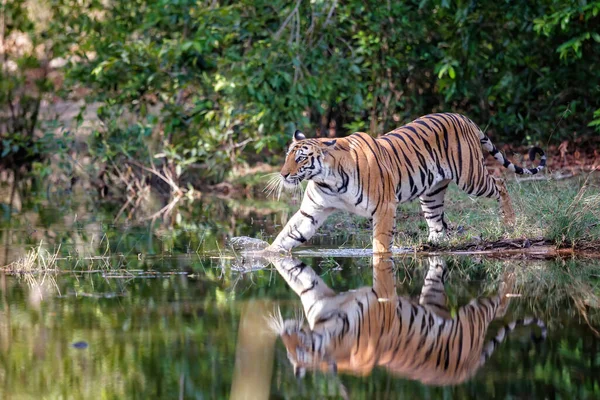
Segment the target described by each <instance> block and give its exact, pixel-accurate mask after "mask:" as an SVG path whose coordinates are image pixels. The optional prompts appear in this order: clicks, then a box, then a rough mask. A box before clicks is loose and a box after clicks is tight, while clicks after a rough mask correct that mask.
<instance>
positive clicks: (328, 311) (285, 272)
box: [270, 256, 546, 385]
mask: <svg viewBox="0 0 600 400" xmlns="http://www.w3.org/2000/svg"><path fill="white" fill-rule="evenodd" d="M270 261H271V262H273V264H274V265H275V267H276V268H277V270H278V271H279V273H280V274H281V275H282V276H283V277H284V279H285V280H286V281H287V283H288V284H289V285H290V286H291V288H292V289H293V290H294V291H295V292H296V293H297V294H298V295H299V296H300V298H301V301H302V305H303V308H304V314H305V315H306V319H307V321H308V326H305V324H304V321H303V319H296V320H294V319H287V320H283V318H282V317H281V314H280V313H278V315H275V316H273V318H272V319H271V320H270V322H271V324H270V325H271V327H272V329H274V330H275V331H276V332H277V334H278V335H279V336H280V337H281V339H282V341H283V343H284V345H285V347H286V349H287V353H288V358H289V360H290V362H291V363H292V365H293V367H294V373H295V374H296V376H298V377H303V376H304V374H305V373H306V370H307V369H321V370H327V369H329V370H330V371H333V372H335V371H338V370H339V371H345V372H350V373H353V374H358V375H367V374H369V373H370V372H371V370H372V369H373V368H374V367H375V366H382V367H385V368H386V369H388V370H389V371H391V372H392V373H394V374H397V375H401V376H404V377H406V378H409V379H413V380H418V381H421V382H423V383H425V384H430V385H452V384H458V383H461V382H463V381H465V380H467V379H469V378H470V377H472V376H473V375H474V374H475V373H476V371H477V370H478V369H479V368H480V367H481V366H482V365H483V364H484V363H485V361H486V360H487V359H488V358H489V357H490V355H491V354H492V353H493V351H494V349H495V348H496V346H497V345H498V344H499V343H500V342H502V341H503V339H504V337H505V335H506V333H507V332H509V331H512V330H513V329H515V327H516V326H518V325H529V324H536V325H538V326H539V328H540V329H541V336H540V337H538V338H537V339H542V338H545V336H546V327H545V325H544V323H543V321H541V320H539V319H537V318H528V319H521V320H517V321H514V322H511V323H509V324H508V325H506V326H504V327H503V328H502V329H500V331H499V332H498V334H497V335H496V336H495V337H494V338H493V339H491V341H489V342H488V343H487V344H485V343H484V341H485V335H486V332H487V329H488V326H489V324H490V323H491V321H493V320H494V319H496V318H500V317H502V316H504V314H505V312H506V309H507V306H508V303H509V297H507V296H506V294H508V293H510V291H511V290H512V289H513V286H514V282H515V279H514V275H513V274H507V275H505V277H504V281H503V282H502V283H501V285H500V289H499V293H498V294H497V295H495V296H493V297H489V298H479V299H474V300H472V301H471V302H470V303H469V304H467V305H465V306H463V307H461V308H460V309H458V311H457V312H456V315H455V316H454V317H452V316H451V314H450V312H449V310H448V308H447V298H446V293H445V289H444V282H445V280H446V276H447V268H446V264H445V262H444V261H443V260H442V259H441V258H439V257H431V258H429V259H428V262H429V270H428V272H427V274H426V276H425V281H424V284H423V287H422V290H421V294H420V297H419V301H418V304H417V303H416V302H415V301H413V300H411V299H409V298H406V297H400V296H397V294H396V288H395V279H394V272H393V262H392V260H391V258H389V257H386V256H379V257H378V256H375V258H374V259H373V286H372V287H362V288H360V289H358V290H351V291H348V292H345V293H339V294H336V293H335V292H334V291H333V290H332V289H331V288H329V287H328V286H327V285H326V284H325V283H324V281H323V280H322V279H321V278H320V277H319V275H317V274H316V273H315V272H314V271H313V269H312V268H310V267H309V266H307V265H306V264H304V263H303V262H302V261H300V260H298V259H295V258H292V257H285V258H273V259H271V260H270ZM532 337H534V336H533V335H532ZM534 338H535V337H534Z"/></svg>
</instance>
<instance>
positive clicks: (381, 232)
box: [267, 113, 546, 253]
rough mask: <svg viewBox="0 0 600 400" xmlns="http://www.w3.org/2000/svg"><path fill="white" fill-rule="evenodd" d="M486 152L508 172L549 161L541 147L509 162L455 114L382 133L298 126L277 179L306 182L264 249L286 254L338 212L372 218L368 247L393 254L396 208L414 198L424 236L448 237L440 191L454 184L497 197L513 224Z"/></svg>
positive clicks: (280, 182)
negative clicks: (524, 159) (522, 161)
mask: <svg viewBox="0 0 600 400" xmlns="http://www.w3.org/2000/svg"><path fill="white" fill-rule="evenodd" d="M483 150H485V151H487V152H489V153H490V154H491V155H492V156H493V157H494V158H495V159H496V160H497V161H498V162H500V163H501V164H502V165H503V166H504V167H505V168H507V169H508V170H509V171H512V172H514V173H516V174H530V175H534V174H537V173H538V172H540V171H541V170H542V169H543V168H544V167H545V165H546V155H545V153H544V151H543V150H542V149H541V148H539V147H532V148H531V149H530V151H529V158H530V160H531V161H534V160H535V157H536V155H537V154H539V155H540V163H539V165H538V166H537V167H535V168H522V167H520V166H518V165H516V164H513V163H512V162H510V161H509V160H508V159H507V158H506V157H505V156H504V155H503V154H502V153H501V152H500V151H499V150H498V149H497V148H496V146H494V144H493V143H492V142H491V140H490V139H489V138H488V137H487V136H486V135H485V134H484V133H483V132H482V131H481V129H479V127H478V126H477V125H476V124H475V123H474V122H473V121H471V120H470V119H469V118H467V117H465V116H464V115H460V114H451V113H443V114H429V115H425V116H423V117H420V118H418V119H416V120H414V121H412V122H410V123H409V124H406V125H404V126H401V127H399V128H397V129H394V130H393V131H391V132H389V133H387V134H385V135H383V136H381V137H379V138H373V137H371V136H369V135H368V134H366V133H362V132H357V133H354V134H352V135H350V136H347V137H344V138H337V139H329V138H311V139H307V138H306V136H305V135H304V134H303V133H302V132H301V131H299V130H297V131H295V133H294V135H293V140H292V143H291V145H290V146H289V148H288V151H287V153H286V158H285V162H284V164H283V167H282V168H281V171H280V174H279V175H277V176H276V178H275V179H276V182H277V183H276V184H277V185H282V186H283V187H284V188H287V189H295V188H297V187H298V186H299V185H300V183H301V182H302V181H308V185H307V187H306V190H305V192H304V197H303V199H302V202H301V205H300V209H299V210H298V212H296V213H295V214H294V215H293V216H292V218H291V219H290V220H289V221H288V222H287V224H286V225H285V227H284V228H283V229H282V230H281V232H280V233H279V234H278V235H277V237H276V238H275V240H274V241H273V243H272V244H271V245H270V246H269V248H268V249H267V250H268V251H272V252H287V251H290V250H291V249H292V248H294V247H296V246H298V245H300V244H302V243H305V242H307V241H308V240H309V239H310V238H311V237H312V236H313V235H314V234H315V233H316V231H317V229H318V228H319V227H320V226H321V225H322V224H323V222H325V220H326V219H327V217H328V216H329V215H330V214H331V213H333V212H334V211H336V210H342V211H348V212H350V213H354V214H357V215H360V216H363V217H367V218H370V219H372V222H373V252H374V253H385V252H388V251H390V249H391V245H392V240H393V237H394V233H395V227H396V223H395V218H396V208H397V205H398V204H399V203H405V202H409V201H412V200H414V199H416V198H417V197H418V198H419V201H420V203H421V208H422V211H423V214H424V217H425V220H426V222H427V226H428V231H429V235H428V241H429V242H433V243H436V242H439V241H440V240H441V239H443V238H444V237H445V235H446V230H447V229H448V223H447V221H446V217H445V215H444V196H445V194H446V189H447V188H448V185H449V184H450V183H451V182H454V183H456V184H457V185H458V187H459V188H460V189H462V190H463V191H465V192H467V193H468V194H470V195H474V196H483V197H488V198H493V199H496V200H498V201H499V203H500V208H501V211H502V214H503V218H504V222H505V223H506V224H508V225H511V224H512V223H514V220H515V213H514V210H513V208H512V205H511V202H510V198H509V195H508V191H507V189H506V185H505V184H504V181H503V180H501V179H499V178H495V177H493V176H492V175H490V173H489V172H488V171H487V169H486V168H485V165H484V156H483Z"/></svg>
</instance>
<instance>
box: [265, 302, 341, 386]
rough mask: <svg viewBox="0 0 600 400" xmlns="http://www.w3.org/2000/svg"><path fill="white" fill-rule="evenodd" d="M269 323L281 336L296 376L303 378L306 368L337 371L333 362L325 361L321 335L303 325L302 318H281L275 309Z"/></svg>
mask: <svg viewBox="0 0 600 400" xmlns="http://www.w3.org/2000/svg"><path fill="white" fill-rule="evenodd" d="M269 325H270V327H271V329H272V330H273V331H274V332H275V333H276V334H277V335H279V337H280V338H281V341H282V342H283V344H284V346H285V348H286V351H287V357H288V360H289V361H290V363H291V364H292V367H293V368H294V375H295V376H296V377H297V378H304V375H306V370H307V369H309V370H315V369H321V370H326V369H329V370H330V371H333V372H336V371H337V366H336V364H335V362H333V361H331V362H326V355H325V343H324V341H323V336H322V335H321V334H319V333H317V332H314V331H311V330H310V329H309V328H308V327H305V326H303V325H304V321H303V319H302V318H300V319H298V318H297V319H286V320H283V318H282V317H281V312H279V311H277V312H276V314H275V315H273V316H271V319H270V321H269Z"/></svg>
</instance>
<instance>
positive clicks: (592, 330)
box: [0, 198, 600, 399]
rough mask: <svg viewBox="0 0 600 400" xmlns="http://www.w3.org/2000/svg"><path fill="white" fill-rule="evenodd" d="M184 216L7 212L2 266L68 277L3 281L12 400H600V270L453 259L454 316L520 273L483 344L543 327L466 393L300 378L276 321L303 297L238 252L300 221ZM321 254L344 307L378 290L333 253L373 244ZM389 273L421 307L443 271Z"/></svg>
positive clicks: (368, 275) (0, 359) (4, 363)
mask: <svg viewBox="0 0 600 400" xmlns="http://www.w3.org/2000/svg"><path fill="white" fill-rule="evenodd" d="M186 207H188V210H191V211H189V213H188V214H186V213H185V212H183V211H182V212H181V216H180V217H178V218H176V221H174V222H173V225H169V226H166V225H158V224H156V223H155V224H150V223H137V224H130V225H124V224H115V223H113V222H112V220H111V216H112V215H115V214H116V211H115V210H113V209H97V208H96V206H94V205H89V204H87V203H84V202H81V203H69V204H61V205H58V206H57V205H52V204H50V205H49V204H47V203H44V202H39V201H34V200H33V199H27V198H23V200H22V204H21V206H20V208H19V209H18V210H17V211H13V213H12V214H11V213H10V212H9V214H7V213H6V210H5V215H4V219H3V221H2V224H3V225H2V228H3V229H2V231H1V234H2V244H3V249H2V250H3V251H2V253H3V257H4V262H3V263H2V264H3V265H5V264H8V263H9V262H11V261H14V260H15V259H18V258H19V257H21V256H22V255H23V254H25V253H26V251H28V250H29V249H30V248H32V247H34V246H37V245H39V243H40V241H43V243H44V244H43V246H44V248H46V249H48V250H49V251H50V253H54V251H57V252H58V254H59V255H60V256H61V259H59V260H58V267H59V268H61V269H64V270H69V272H64V273H59V274H56V273H52V274H45V275H44V274H33V275H29V274H16V275H15V274H2V275H1V276H0V280H1V282H0V285H1V296H2V298H1V299H0V380H1V382H2V384H1V385H0V398H2V399H28V398H44V399H46V398H47V399H63V398H64V399H71V398H73V399H128V398H132V399H137V398H140V399H217V398H248V399H255V398H274V399H276V398H311V399H312V398H338V397H343V396H346V397H348V398H356V399H380V398H381V399H387V398H389V399H396V398H408V397H410V398H426V399H439V398H550V399H551V398H590V399H591V398H600V340H599V338H598V335H597V331H596V330H597V329H600V312H599V311H598V310H599V307H600V305H599V304H598V303H597V296H598V293H599V290H600V289H599V286H600V282H599V281H600V278H599V277H600V263H599V262H598V261H597V260H592V259H569V260H523V259H520V260H509V261H503V260H491V259H486V258H480V257H473V256H463V257H458V256H443V257H442V258H441V260H442V261H441V262H443V264H444V265H445V266H446V268H447V277H446V285H445V290H446V295H447V298H448V305H449V313H450V317H455V316H456V315H457V313H459V309H460V307H462V306H464V305H466V304H467V303H469V302H470V301H471V300H472V299H474V298H478V297H493V296H495V295H496V294H497V293H498V291H499V288H500V283H501V281H502V280H503V279H504V278H505V277H506V275H505V272H506V271H507V270H512V271H514V276H515V279H516V282H515V287H514V291H513V292H514V293H518V294H520V296H518V297H512V298H511V300H510V304H509V305H508V310H507V312H506V315H504V316H503V317H501V318H499V319H498V320H496V321H493V322H492V323H491V325H490V327H489V329H488V330H487V335H486V339H491V338H492V337H494V335H495V334H496V332H497V331H498V329H499V328H501V327H502V326H503V325H505V324H506V323H508V322H510V321H513V320H515V319H519V318H525V317H528V316H535V317H538V318H540V319H542V320H544V321H545V323H546V326H547V338H546V340H545V341H543V342H541V343H534V342H532V340H531V338H530V335H531V333H532V332H535V333H539V329H538V328H537V327H532V326H529V327H521V328H517V329H516V330H515V331H514V332H512V334H510V335H509V337H508V339H507V340H505V341H504V342H503V343H502V344H500V345H499V346H498V348H497V349H496V350H495V352H494V353H493V354H492V355H491V357H490V359H489V360H488V361H487V362H486V363H485V364H484V365H483V366H482V367H481V368H480V369H478V370H477V371H476V372H475V373H474V376H473V377H472V378H470V379H467V380H466V381H464V382H462V383H457V384H451V385H448V386H443V387H440V386H435V385H431V384H424V383H422V382H421V381H422V379H421V380H419V379H417V380H411V379H408V378H407V375H406V374H404V375H402V374H396V373H393V372H390V371H389V370H388V369H386V368H383V367H377V366H376V367H375V368H373V369H372V371H371V370H369V371H368V373H367V374H366V375H364V376H361V375H356V371H354V373H352V371H344V370H343V369H342V368H339V371H338V374H337V375H334V374H332V373H330V372H327V371H325V372H321V371H317V372H315V371H307V373H306V376H305V377H304V379H302V380H298V379H296V377H295V376H294V371H293V367H292V365H291V364H290V362H289V361H288V358H287V355H286V349H285V347H284V345H283V344H282V342H281V340H277V339H276V338H275V337H274V336H273V335H272V334H271V333H270V330H269V329H268V327H267V325H268V324H267V322H266V318H267V317H268V316H269V315H271V314H272V313H273V310H274V309H276V308H277V307H279V308H280V309H281V312H282V314H283V317H284V318H293V316H294V314H295V313H296V314H297V313H299V312H301V311H299V310H301V307H302V304H301V301H300V298H299V296H298V295H297V294H296V293H295V292H294V291H293V290H292V288H291V287H290V286H288V284H287V283H286V280H285V279H284V277H283V276H282V275H280V273H279V272H278V270H277V269H276V268H274V267H273V266H272V265H268V266H263V265H262V264H260V263H259V262H255V263H249V262H248V259H247V258H245V259H244V262H243V261H242V260H241V259H240V254H239V253H236V252H234V251H232V250H231V249H230V248H229V247H228V246H227V241H226V239H227V238H230V237H232V236H241V235H248V236H252V237H261V238H265V239H267V240H269V239H270V237H271V235H272V234H273V233H276V232H277V230H278V229H280V228H279V226H278V225H279V223H280V222H281V221H282V220H285V219H287V218H288V216H287V213H288V212H289V210H288V209H286V208H279V209H271V208H269V207H270V206H264V207H263V206H261V205H260V204H259V205H257V204H254V203H253V204H251V205H249V204H248V203H241V204H240V203H235V202H231V201H226V200H219V199H210V200H205V201H204V202H203V203H201V204H198V203H196V204H194V205H190V206H186ZM351 236H352V235H351ZM357 236H358V233H357ZM314 242H315V243H316V245H315V246H313V247H312V248H311V247H306V248H303V250H304V251H303V252H301V253H299V254H300V256H299V258H298V259H299V260H300V261H303V262H304V263H305V264H306V266H307V267H309V270H307V271H312V273H314V274H315V276H316V275H318V276H319V277H320V278H321V279H322V282H323V284H324V285H326V286H328V287H329V288H331V289H332V290H333V291H334V292H335V293H342V292H345V291H349V290H357V289H360V288H361V287H369V288H370V287H371V286H372V285H373V284H374V282H373V259H372V258H371V257H364V256H363V257H356V256H353V255H357V254H356V253H353V252H352V251H347V252H327V251H325V252H324V251H322V250H323V249H336V248H339V247H340V245H342V246H343V247H345V248H350V247H353V245H355V244H356V245H357V246H364V243H359V242H356V243H355V242H353V239H352V237H350V239H349V237H348V235H346V236H345V237H343V238H335V237H333V238H332V237H327V238H325V237H322V238H320V239H317V240H315V241H314ZM59 244H60V249H59V247H58V245H59ZM393 261H394V263H393V267H392V268H393V269H392V271H393V272H392V274H393V278H395V290H396V293H397V295H398V296H401V297H403V298H405V299H412V300H413V301H414V302H415V304H416V303H418V300H419V295H420V293H421V290H422V287H423V284H424V281H425V278H426V275H427V273H428V271H429V268H430V265H431V259H429V258H424V257H413V256H411V255H407V254H396V255H395V256H394V259H393ZM249 266H250V267H252V268H249ZM261 267H262V268H261ZM411 351H414V349H410V348H408V349H406V354H407V356H408V355H410V352H411Z"/></svg>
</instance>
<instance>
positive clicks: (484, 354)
mask: <svg viewBox="0 0 600 400" xmlns="http://www.w3.org/2000/svg"><path fill="white" fill-rule="evenodd" d="M531 324H536V325H537V326H538V327H539V328H540V330H541V333H540V335H539V336H536V335H535V333H534V332H531V340H532V341H533V342H534V343H537V342H541V341H542V340H544V339H546V335H547V330H546V324H545V323H544V321H542V320H541V319H539V318H532V317H530V318H525V319H518V320H516V321H513V322H511V323H509V324H507V325H505V326H503V327H502V328H500V330H499V331H498V333H497V334H496V336H495V337H494V338H492V340H490V341H489V342H488V343H487V344H486V345H485V347H484V348H483V350H482V351H481V357H480V359H479V366H482V365H483V364H485V362H486V361H487V360H488V358H490V356H491V355H492V353H493V352H494V350H496V347H498V345H499V344H500V343H502V342H503V341H504V339H505V338H506V336H507V333H508V332H512V331H514V330H515V328H516V327H517V326H527V325H531Z"/></svg>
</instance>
